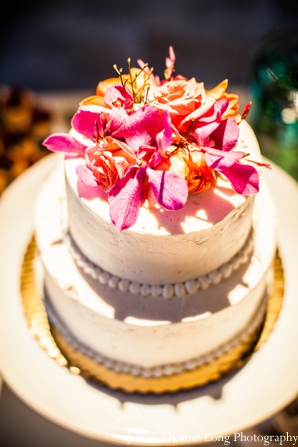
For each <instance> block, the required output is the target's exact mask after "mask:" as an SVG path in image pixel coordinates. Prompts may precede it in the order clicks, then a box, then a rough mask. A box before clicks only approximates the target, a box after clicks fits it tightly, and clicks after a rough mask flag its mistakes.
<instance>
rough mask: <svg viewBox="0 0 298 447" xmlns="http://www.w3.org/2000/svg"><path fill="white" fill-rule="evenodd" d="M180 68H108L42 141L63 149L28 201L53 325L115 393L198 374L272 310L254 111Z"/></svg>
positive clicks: (271, 249) (270, 252)
mask: <svg viewBox="0 0 298 447" xmlns="http://www.w3.org/2000/svg"><path fill="white" fill-rule="evenodd" d="M174 62H175V54H174V52H173V49H172V48H170V54H169V57H168V58H167V59H166V70H165V79H164V80H163V81H160V79H159V78H157V77H156V76H154V75H153V70H151V69H150V68H149V67H148V65H147V64H144V63H143V62H142V61H138V63H139V66H140V68H131V66H130V60H129V62H128V65H129V67H128V71H129V73H128V75H125V74H123V72H122V69H118V68H117V67H115V69H116V71H117V73H118V75H119V77H118V78H111V79H108V80H106V81H103V82H100V83H99V85H98V87H97V92H96V95H94V96H91V97H88V98H86V99H84V100H83V101H82V102H81V104H80V106H79V109H78V111H77V113H76V114H75V116H74V117H73V120H72V129H71V131H70V133H69V134H54V135H51V136H50V137H49V138H48V139H47V140H46V141H45V143H44V144H45V145H46V146H47V147H48V149H50V150H52V151H55V152H64V153H65V154H66V157H65V159H64V160H62V159H61V162H60V163H58V165H57V169H56V170H55V171H54V172H52V173H51V174H50V176H49V177H48V178H47V179H46V181H45V182H44V185H43V187H42V190H41V191H40V194H39V198H38V201H37V207H36V240H37V246H38V250H39V255H40V259H41V262H42V266H43V270H44V286H45V304H46V308H47V312H48V315H49V319H50V321H51V324H52V326H53V327H54V328H56V329H57V331H58V333H59V334H60V335H61V336H62V338H63V339H64V340H65V342H66V344H67V345H68V346H70V347H71V349H72V350H73V351H76V352H78V353H81V354H82V355H84V356H85V357H86V358H89V359H92V361H93V362H94V363H95V364H96V365H98V366H99V367H101V368H104V369H105V370H106V371H110V372H112V374H113V380H114V381H115V382H116V384H115V387H117V386H118V385H117V376H121V375H122V376H123V375H125V376H128V377H131V378H132V380H133V379H137V378H140V377H141V378H142V380H150V379H152V378H155V379H162V378H164V379H165V378H170V377H173V376H177V375H179V374H183V373H184V372H185V371H193V370H199V369H200V368H202V366H203V365H206V364H210V363H211V362H212V361H214V359H217V358H220V357H221V356H222V355H223V354H224V353H226V352H229V350H231V349H232V348H233V347H235V346H237V345H239V344H241V342H243V341H245V340H246V339H247V338H248V337H249V336H251V334H254V333H257V332H258V331H259V329H260V327H261V324H262V322H263V320H264V315H265V311H266V298H267V292H268V287H269V285H270V281H271V270H272V262H273V259H274V255H275V250H276V242H275V225H274V222H275V215H274V206H273V203H272V199H271V197H270V193H269V191H268V190H267V187H266V185H265V183H264V182H263V181H262V179H261V178H260V177H261V172H260V170H261V168H262V167H263V166H264V164H263V163H262V159H261V156H260V151H259V147H258V144H257V141H256V138H255V136H254V134H253V131H252V130H251V128H250V127H249V125H248V124H247V123H246V121H245V117H246V115H247V113H248V111H249V105H248V106H246V107H245V109H244V111H243V113H242V114H241V115H240V114H239V112H238V97H237V96H236V95H233V94H229V93H227V92H226V89H227V82H226V81H224V82H222V83H221V84H219V85H218V86H217V87H216V88H214V89H213V90H206V89H205V87H204V84H203V83H198V82H197V81H196V80H195V79H194V78H192V79H190V80H188V79H186V78H185V77H183V76H181V75H178V76H174ZM265 167H267V166H265ZM103 381H105V380H103ZM107 382H108V384H109V385H111V386H114V384H113V383H112V384H111V382H109V381H107ZM120 387H121V386H120ZM136 390H138V388H137V386H136ZM165 390H167V388H166V386H165Z"/></svg>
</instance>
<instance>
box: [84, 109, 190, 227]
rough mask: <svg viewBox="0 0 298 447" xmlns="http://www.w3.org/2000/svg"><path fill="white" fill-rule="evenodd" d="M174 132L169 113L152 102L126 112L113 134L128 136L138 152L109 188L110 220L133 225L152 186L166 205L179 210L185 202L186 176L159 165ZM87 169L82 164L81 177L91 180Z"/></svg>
mask: <svg viewBox="0 0 298 447" xmlns="http://www.w3.org/2000/svg"><path fill="white" fill-rule="evenodd" d="M85 133H86V131H85ZM171 134H172V132H171V126H170V118H169V115H168V114H167V113H164V114H161V113H160V112H159V111H158V110H157V109H156V108H155V107H153V106H144V107H143V108H142V109H139V110H138V111H137V112H135V113H134V114H132V115H127V117H126V119H125V120H124V122H123V123H122V125H121V126H120V128H119V129H118V130H117V131H116V132H114V134H113V138H115V137H117V139H118V141H120V139H123V140H125V144H126V145H127V146H128V147H129V148H130V150H132V151H133V153H134V156H135V159H134V163H133V164H132V165H131V166H130V168H129V169H128V170H127V171H126V172H125V173H124V175H123V176H122V177H121V178H119V179H118V181H117V182H115V184H114V186H113V187H112V188H111V189H110V190H109V191H108V201H109V204H110V217H111V221H112V222H113V224H114V225H115V227H116V228H117V229H118V230H120V231H121V230H124V229H126V228H129V227H131V226H132V225H134V223H135V222H136V220H137V217H138V213H139V208H140V206H141V205H142V203H143V202H144V200H145V198H146V195H147V193H148V188H149V187H151V189H152V192H153V194H154V196H155V199H156V201H157V202H158V203H159V204H160V205H162V206H163V207H164V208H166V209H168V210H177V209H180V208H182V207H183V206H184V204H185V202H186V200H187V195H188V190H187V184H186V182H185V180H184V179H183V178H182V177H181V176H180V175H179V174H176V173H175V172H171V171H164V170H159V169H158V164H159V163H160V162H161V160H162V159H163V157H164V156H165V154H166V151H167V148H168V147H169V145H170V142H171ZM86 169H87V168H86ZM86 169H83V168H80V170H78V171H77V173H78V175H79V177H80V180H81V181H83V182H86V183H88V184H92V182H93V181H92V179H91V176H90V175H89V174H88V172H87V171H86ZM90 174H91V171H90Z"/></svg>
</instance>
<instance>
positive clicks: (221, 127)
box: [193, 99, 259, 195]
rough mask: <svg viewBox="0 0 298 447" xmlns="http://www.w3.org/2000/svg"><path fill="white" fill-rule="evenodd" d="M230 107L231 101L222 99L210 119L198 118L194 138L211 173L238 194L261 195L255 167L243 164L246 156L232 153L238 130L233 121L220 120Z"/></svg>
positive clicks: (230, 119)
mask: <svg viewBox="0 0 298 447" xmlns="http://www.w3.org/2000/svg"><path fill="white" fill-rule="evenodd" d="M227 107H228V101H227V100H226V99H222V100H220V101H218V102H216V103H215V104H214V106H213V108H211V109H209V111H208V113H207V115H202V116H199V117H198V118H197V119H196V120H195V121H194V127H195V130H194V132H193V133H194V137H195V139H196V143H197V145H198V146H199V148H200V150H201V151H202V152H204V153H205V161H206V163H207V165H208V166H209V167H210V168H211V169H213V170H214V171H217V172H219V173H220V174H223V175H224V176H225V177H226V178H227V179H228V180H229V181H230V183H231V185H232V187H233V189H234V190H235V191H236V192H237V193H239V194H243V195H250V194H255V193H256V192H258V191H259V175H258V172H257V170H256V169H255V168H254V167H253V166H251V165H248V164H244V163H241V162H240V160H242V159H243V158H244V157H245V154H244V152H240V151H237V152H236V151H232V149H233V148H234V147H235V145H236V143H237V141H238V138H239V126H238V124H237V123H236V121H235V120H234V118H228V119H226V120H222V119H221V117H222V115H223V114H224V112H225V110H226V109H227Z"/></svg>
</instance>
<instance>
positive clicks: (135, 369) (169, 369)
mask: <svg viewBox="0 0 298 447" xmlns="http://www.w3.org/2000/svg"><path fill="white" fill-rule="evenodd" d="M44 304H45V308H46V311H47V314H48V317H49V320H50V322H51V324H52V325H53V326H54V327H55V328H56V329H57V330H58V331H59V332H60V334H61V335H62V337H64V339H65V341H66V342H67V343H68V344H69V345H70V346H71V347H72V348H73V349H75V350H76V351H79V352H80V353H81V354H83V355H85V356H87V357H89V358H90V359H92V360H94V361H95V363H97V364H98V365H103V366H104V367H105V368H107V369H110V370H113V371H115V372H116V373H125V374H130V375H132V376H134V377H137V376H142V377H144V378H145V379H148V378H151V377H155V378H158V377H163V376H171V375H172V374H181V373H182V372H184V371H192V370H194V369H195V368H199V367H201V366H204V365H207V364H209V363H211V362H212V361H213V360H214V359H216V358H220V357H221V356H222V355H223V354H225V353H227V352H229V351H230V350H231V349H232V348H234V347H236V346H237V345H239V344H240V343H241V342H245V341H246V340H247V339H249V337H250V336H252V335H253V334H255V333H256V332H257V329H258V328H259V327H260V325H261V323H262V321H263V320H264V315H265V310H266V304H267V296H266V295H265V296H264V298H263V300H262V303H261V305H260V306H259V308H258V310H257V311H256V312H255V314H254V315H253V317H252V319H251V320H250V322H249V324H248V326H247V327H246V328H245V330H244V331H243V332H242V333H241V334H239V335H238V336H237V337H235V338H233V340H229V341H228V342H227V343H225V344H223V345H222V346H220V347H219V348H217V349H215V350H214V351H211V352H209V353H207V354H204V355H201V356H199V357H194V358H192V359H190V360H187V361H184V362H179V363H169V364H164V365H160V366H156V367H152V368H146V367H140V366H138V365H134V364H131V363H125V362H120V361H117V360H114V359H112V358H110V357H107V356H104V355H102V354H100V353H98V352H96V351H94V350H92V349H90V348H88V347H86V346H85V345H84V344H82V343H81V342H79V341H78V340H77V339H76V338H75V336H74V335H73V334H71V333H70V332H69V331H68V330H67V328H66V327H65V325H64V324H63V323H62V322H61V320H60V319H59V317H58V316H57V314H56V313H55V311H54V309H53V308H52V306H51V305H50V304H49V302H48V301H47V300H45V302H44Z"/></svg>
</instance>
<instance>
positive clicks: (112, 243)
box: [65, 122, 260, 284]
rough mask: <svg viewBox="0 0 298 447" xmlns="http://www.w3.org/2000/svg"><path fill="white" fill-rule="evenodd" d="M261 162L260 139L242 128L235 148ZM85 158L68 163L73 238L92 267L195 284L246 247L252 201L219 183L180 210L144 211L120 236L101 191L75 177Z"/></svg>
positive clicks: (143, 278)
mask: <svg viewBox="0 0 298 447" xmlns="http://www.w3.org/2000/svg"><path fill="white" fill-rule="evenodd" d="M235 149H236V150H237V149H238V150H242V151H243V152H245V153H249V154H251V157H250V158H251V159H253V160H255V161H259V160H260V152H259V147H258V143H257V141H256V138H255V136H254V134H253V132H252V130H251V129H250V127H249V125H248V124H247V123H246V122H241V124H240V137H239V142H238V144H237V146H236V148H235ZM81 163H82V160H81V159H68V160H66V161H65V173H66V190H67V201H68V209H69V227H70V234H71V236H72V238H73V239H74V241H75V243H76V244H77V246H78V247H79V248H80V250H81V251H82V253H83V254H84V255H85V256H86V257H87V258H88V259H89V260H90V261H91V262H93V263H95V264H97V265H98V266H100V267H101V268H102V269H104V270H106V271H107V272H109V273H111V274H113V275H115V276H118V277H119V278H124V279H128V280H130V281H136V282H141V283H145V284H172V283H177V282H178V283H179V282H183V281H187V280H192V279H195V278H197V277H199V276H201V275H204V274H206V273H209V272H212V271H213V270H215V269H217V268H218V267H220V266H221V265H224V264H225V263H226V262H228V261H229V260H230V259H231V258H232V257H233V256H234V255H235V254H236V253H237V252H239V250H240V249H241V248H242V246H243V245H244V243H245V241H246V239H247V237H248V234H249V232H250V230H251V224H252V209H253V201H254V197H253V196H250V197H245V196H242V195H239V194H237V193H236V192H234V191H233V189H232V188H231V186H230V183H229V182H227V181H225V180H223V179H218V181H217V184H216V185H214V186H212V187H211V188H209V190H207V191H204V192H201V193H198V194H193V195H190V196H189V198H188V201H187V203H186V205H185V206H184V207H183V208H182V209H181V210H178V211H166V210H164V209H163V208H161V207H159V206H157V205H156V206H154V207H153V208H151V209H150V210H148V209H147V208H145V207H141V209H140V213H139V217H138V220H137V222H136V223H135V225H134V226H133V227H131V228H130V229H127V230H124V231H122V232H118V231H117V230H116V229H115V228H114V226H113V225H112V223H111V222H110V217H109V206H108V203H107V202H106V200H105V199H104V198H103V197H102V198H100V197H101V196H102V195H101V188H100V187H99V186H98V187H94V188H93V189H92V188H90V187H89V188H88V191H87V190H86V188H85V186H84V185H83V184H82V183H81V182H80V181H79V180H78V177H77V175H76V173H75V168H76V166H77V165H79V164H81Z"/></svg>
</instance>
